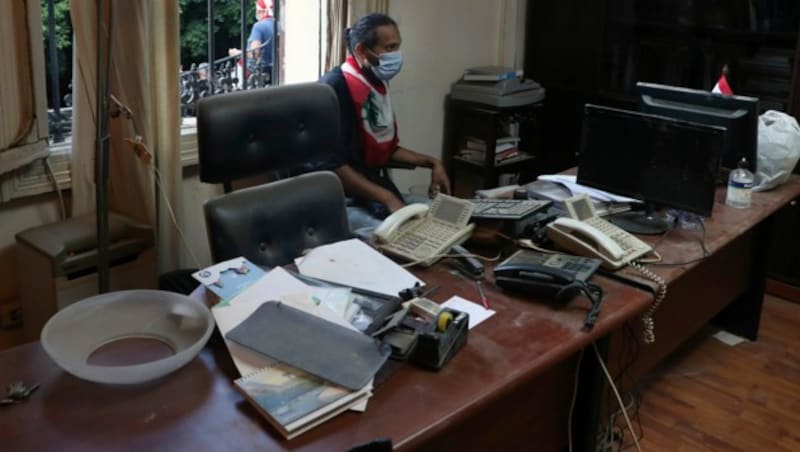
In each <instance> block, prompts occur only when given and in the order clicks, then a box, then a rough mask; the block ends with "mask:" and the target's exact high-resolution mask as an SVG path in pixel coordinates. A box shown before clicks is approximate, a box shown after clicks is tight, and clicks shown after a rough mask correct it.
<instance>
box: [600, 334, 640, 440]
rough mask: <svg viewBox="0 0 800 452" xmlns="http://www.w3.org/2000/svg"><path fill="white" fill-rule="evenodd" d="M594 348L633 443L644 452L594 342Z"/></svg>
mask: <svg viewBox="0 0 800 452" xmlns="http://www.w3.org/2000/svg"><path fill="white" fill-rule="evenodd" d="M592 348H593V349H594V355H595V356H596V357H597V363H598V364H599V365H600V368H601V369H603V373H604V374H605V375H606V379H608V384H609V385H611V389H612V390H613V391H614V396H615V397H616V398H617V402H618V403H619V407H620V409H621V410H622V415H623V416H625V422H626V423H627V424H628V430H629V431H630V432H631V435H632V437H633V442H634V444H635V445H636V450H637V451H639V452H642V447H641V446H640V445H639V440H638V439H637V438H636V432H635V431H634V430H633V425H632V424H631V419H630V418H629V417H628V411H627V410H626V409H625V404H624V403H623V402H622V397H620V395H619V391H617V386H616V385H615V384H614V379H612V378H611V374H610V373H609V372H608V369H607V368H606V364H605V362H603V357H602V356H600V351H599V350H598V349H597V344H596V343H594V342H592Z"/></svg>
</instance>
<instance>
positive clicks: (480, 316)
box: [442, 295, 495, 329]
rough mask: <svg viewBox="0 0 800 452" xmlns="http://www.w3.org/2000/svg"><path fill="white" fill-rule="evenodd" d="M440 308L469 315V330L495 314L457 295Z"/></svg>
mask: <svg viewBox="0 0 800 452" xmlns="http://www.w3.org/2000/svg"><path fill="white" fill-rule="evenodd" d="M442 307H445V308H450V309H453V310H456V311H461V312H466V313H467V314H469V325H468V328H469V329H472V328H474V327H476V326H478V324H479V323H481V322H483V321H484V320H486V319H488V318H489V317H491V316H493V315H494V314H495V311H494V310H492V309H486V308H484V307H483V306H481V305H480V304H478V303H475V302H472V301H469V300H467V299H464V298H461V297H459V296H457V295H456V296H453V297H451V298H450V299H449V300H447V301H445V302H444V303H442Z"/></svg>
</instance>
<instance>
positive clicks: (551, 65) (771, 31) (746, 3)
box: [525, 0, 800, 285]
mask: <svg viewBox="0 0 800 452" xmlns="http://www.w3.org/2000/svg"><path fill="white" fill-rule="evenodd" d="M798 26H800V2H799V1H797V0H596V1H592V2H585V1H577V0H562V1H559V2H552V1H547V0H530V1H529V2H528V8H527V18H526V33H527V36H526V45H525V74H526V76H527V77H530V78H533V79H535V80H537V81H538V82H540V83H541V84H542V86H544V88H545V89H546V90H547V99H546V101H545V106H544V115H543V119H542V121H543V123H544V126H543V130H544V132H545V133H544V136H543V137H542V140H543V146H542V149H541V150H540V152H539V154H538V156H537V157H538V162H537V165H538V168H539V169H540V170H541V171H545V172H556V171H561V170H564V169H566V168H569V167H571V166H574V165H575V164H576V163H577V161H576V154H577V152H578V150H579V145H580V142H579V139H580V128H581V121H582V117H583V106H584V104H586V103H588V102H591V103H598V104H602V105H610V106H615V107H620V108H628V109H636V99H635V97H634V89H635V85H636V82H638V81H644V82H653V83H662V84H668V85H677V86H685V87H689V88H695V89H705V90H710V89H711V88H712V87H713V86H714V84H715V83H716V81H717V80H718V78H719V76H720V74H721V73H722V68H723V67H724V66H727V67H728V81H729V83H730V85H731V88H732V90H733V92H734V93H736V94H741V95H747V96H754V97H758V98H759V101H760V108H761V110H762V111H765V110H767V109H774V110H780V111H785V112H788V113H790V114H793V115H794V116H795V118H797V117H798V115H799V114H800V89H799V87H798V85H800V75H799V74H798V72H799V70H798V65H800V61H798V52H800V45H798V40H799V39H800V35H799V34H798ZM795 172H796V173H797V172H798V168H795ZM775 220H776V221H775V222H774V224H775V229H774V231H773V234H772V241H773V243H772V245H771V252H770V259H769V264H768V266H769V267H768V271H769V275H770V277H772V278H775V279H778V280H780V281H783V282H786V283H790V284H794V285H800V239H799V238H798V237H797V232H796V231H800V208H798V206H797V203H794V204H792V205H789V206H786V207H785V208H784V209H783V210H781V211H779V212H778V214H777V215H776V218H775Z"/></svg>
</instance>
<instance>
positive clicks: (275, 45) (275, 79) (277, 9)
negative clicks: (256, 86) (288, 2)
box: [269, 0, 281, 86]
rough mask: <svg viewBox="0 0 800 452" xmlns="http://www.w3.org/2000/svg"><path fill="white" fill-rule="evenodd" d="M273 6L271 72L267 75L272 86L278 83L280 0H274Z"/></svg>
mask: <svg viewBox="0 0 800 452" xmlns="http://www.w3.org/2000/svg"><path fill="white" fill-rule="evenodd" d="M273 8H274V10H275V13H274V14H275V16H274V17H275V22H274V23H273V27H272V74H270V77H269V84H270V85H272V86H277V85H278V84H280V82H281V80H280V78H281V77H280V72H281V71H280V69H279V68H280V62H279V61H278V56H279V55H280V52H279V51H278V46H280V39H279V38H278V36H279V33H278V27H279V24H280V20H279V18H280V17H281V0H275V2H274V3H273Z"/></svg>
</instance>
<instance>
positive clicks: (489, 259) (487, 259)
mask: <svg viewBox="0 0 800 452" xmlns="http://www.w3.org/2000/svg"><path fill="white" fill-rule="evenodd" d="M501 255H502V254H501V253H497V256H494V257H487V256H481V255H480V254H452V253H441V254H434V255H433V256H429V257H426V258H424V259H417V260H415V261H411V262H406V263H403V264H401V265H400V266H401V267H403V268H408V267H413V266H415V265H418V264H421V263H423V262H425V261H427V260H428V259H430V258H434V259H442V258H445V257H474V258H475V259H480V260H482V261H485V262H496V261H498V260H500V257H501Z"/></svg>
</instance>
